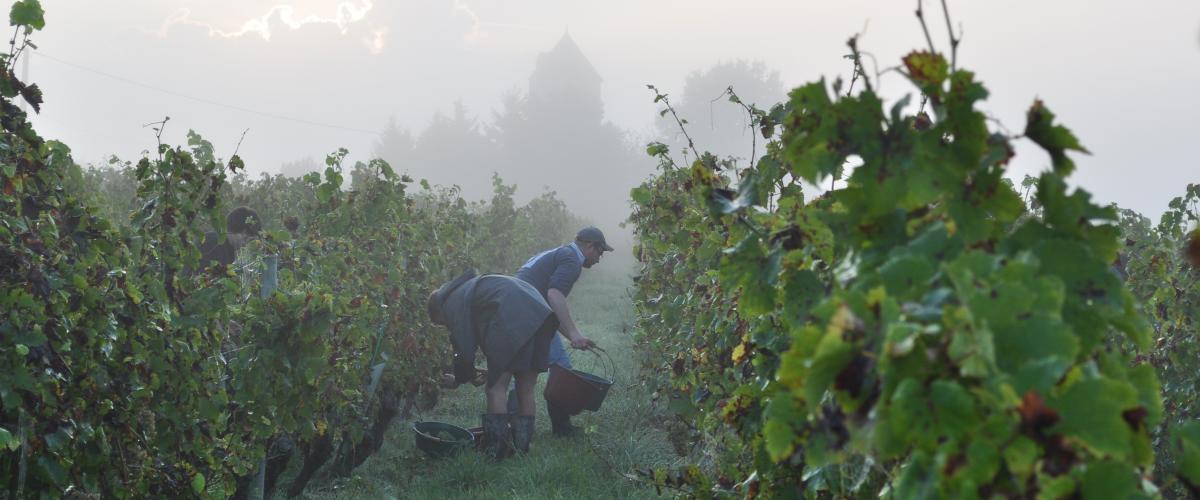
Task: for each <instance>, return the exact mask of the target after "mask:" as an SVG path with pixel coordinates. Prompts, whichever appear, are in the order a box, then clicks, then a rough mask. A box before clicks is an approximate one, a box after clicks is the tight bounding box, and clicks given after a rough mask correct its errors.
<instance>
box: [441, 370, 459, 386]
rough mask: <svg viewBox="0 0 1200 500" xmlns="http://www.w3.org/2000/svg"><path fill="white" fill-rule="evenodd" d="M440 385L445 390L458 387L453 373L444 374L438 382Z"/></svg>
mask: <svg viewBox="0 0 1200 500" xmlns="http://www.w3.org/2000/svg"><path fill="white" fill-rule="evenodd" d="M438 384H439V385H441V386H442V388H443V389H453V388H455V387H458V384H457V383H456V381H455V379H454V374H453V373H443V374H442V377H441V379H440V380H438Z"/></svg>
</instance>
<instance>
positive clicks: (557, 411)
mask: <svg viewBox="0 0 1200 500" xmlns="http://www.w3.org/2000/svg"><path fill="white" fill-rule="evenodd" d="M546 413H548V414H549V415H550V429H551V430H552V431H554V435H555V436H558V437H567V436H573V435H575V434H576V433H578V432H579V428H578V427H575V426H574V425H571V415H570V414H569V413H567V411H566V410H564V409H562V408H561V407H560V406H559V405H557V404H555V403H553V402H551V401H548V400H547V401H546Z"/></svg>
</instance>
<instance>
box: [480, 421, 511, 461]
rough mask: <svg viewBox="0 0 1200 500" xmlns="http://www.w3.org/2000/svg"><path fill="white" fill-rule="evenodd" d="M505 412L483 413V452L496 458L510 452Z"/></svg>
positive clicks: (505, 456) (505, 455) (503, 456)
mask: <svg viewBox="0 0 1200 500" xmlns="http://www.w3.org/2000/svg"><path fill="white" fill-rule="evenodd" d="M508 421H509V416H508V414H507V413H484V414H483V453H484V454H485V455H487V456H490V457H492V458H495V459H497V460H499V459H502V458H507V457H508V456H509V455H511V454H512V447H511V446H510V444H511V441H510V440H509V435H508V434H509V433H508Z"/></svg>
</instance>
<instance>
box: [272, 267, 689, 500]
mask: <svg viewBox="0 0 1200 500" xmlns="http://www.w3.org/2000/svg"><path fill="white" fill-rule="evenodd" d="M605 264H609V265H613V264H616V263H615V262H605V263H603V264H600V265H599V266H597V269H593V270H587V271H585V272H584V274H583V277H581V278H580V280H579V282H578V284H577V285H576V287H575V289H574V290H573V291H572V293H571V297H570V299H571V311H572V314H573V315H574V316H575V319H576V322H577V323H578V324H579V326H580V329H581V330H582V331H583V333H584V335H587V336H588V337H590V338H592V339H593V340H595V341H596V342H597V343H598V344H599V345H600V346H602V347H603V348H604V349H605V350H606V351H607V352H608V354H609V355H610V356H611V358H612V361H613V363H614V364H615V365H616V373H615V377H614V379H615V384H614V385H613V388H612V389H611V390H610V392H609V395H608V398H607V399H605V401H604V405H603V407H602V408H601V409H600V411H598V412H594V413H593V412H588V411H585V412H584V413H583V414H581V415H578V416H576V417H574V419H573V421H574V423H575V424H576V425H579V426H582V427H584V428H585V433H584V435H582V436H575V437H570V438H557V437H554V436H553V435H551V433H550V423H549V419H548V417H547V416H546V409H545V403H544V401H542V399H541V396H540V395H541V389H542V387H543V386H544V385H545V380H546V377H545V376H542V377H539V381H538V382H539V384H538V385H539V387H538V389H537V394H538V400H537V401H538V413H537V423H536V425H537V431H536V433H535V435H534V440H533V444H532V448H531V450H530V452H529V454H528V455H525V456H519V457H514V458H510V459H507V460H503V461H499V462H497V461H494V460H490V459H487V458H484V457H483V456H482V455H480V454H477V453H474V452H468V453H462V454H460V455H458V456H455V457H450V458H444V459H433V458H428V457H426V456H425V455H424V454H423V453H422V452H421V451H420V450H418V449H417V448H416V446H415V444H414V441H413V434H412V430H411V426H412V422H414V421H418V420H436V421H441V422H448V423H452V424H455V425H460V426H463V427H468V428H469V427H477V426H479V425H480V423H479V419H480V417H479V415H480V413H482V410H483V405H484V402H483V401H484V398H483V390H482V388H477V387H473V386H470V385H464V386H462V387H460V388H458V389H455V390H451V391H446V392H445V393H443V395H442V399H441V401H440V402H439V403H438V406H437V407H436V408H434V409H433V410H432V411H430V412H426V413H423V414H414V415H413V416H412V418H411V419H410V420H400V419H397V420H396V422H394V423H393V425H392V428H391V429H390V430H389V432H388V435H387V441H386V443H385V444H384V445H383V447H382V449H380V451H379V452H378V453H376V454H375V455H374V456H372V457H371V458H369V459H368V460H367V461H366V462H365V463H364V464H363V465H362V466H361V467H359V468H358V469H356V470H355V471H354V473H353V475H352V476H351V477H348V478H342V479H336V480H324V481H322V480H320V479H317V480H314V481H313V483H311V484H310V485H309V487H308V490H307V491H306V492H305V497H306V498H317V499H343V498H345V499H350V498H353V499H359V498H430V499H435V498H436V499H442V498H539V499H540V498H545V499H555V498H571V499H582V498H647V497H651V498H652V497H655V496H656V492H655V489H654V487H653V486H648V485H646V484H643V483H639V482H635V481H631V480H629V479H628V478H626V477H625V476H624V475H625V474H627V473H632V472H633V471H634V470H635V469H645V468H647V467H656V466H671V465H676V464H677V461H678V460H679V459H678V458H677V457H676V455H675V453H674V451H672V447H671V444H670V443H669V442H668V441H667V436H666V432H665V431H664V430H662V429H661V428H659V427H657V426H655V425H654V424H653V422H661V421H663V410H661V409H656V408H653V407H652V406H651V405H650V395H649V394H648V393H647V390H646V389H644V388H643V387H642V386H640V385H639V384H638V360H637V358H636V356H635V353H634V351H633V347H632V338H631V336H630V333H631V332H632V328H633V311H632V306H631V303H630V299H629V296H628V294H627V292H626V290H627V289H628V287H629V285H630V280H629V273H627V272H624V271H625V269H628V268H625V267H624V266H622V267H621V269H616V267H617V266H615V265H614V266H612V268H610V269H603V268H605V267H607V266H605ZM573 359H574V363H575V365H576V366H575V367H576V368H577V369H581V370H584V371H587V372H590V373H595V374H598V375H602V376H603V375H606V374H607V372H606V370H607V371H611V369H607V368H604V367H602V365H600V364H597V363H596V359H595V357H594V356H593V355H591V354H589V353H583V352H575V353H574V354H573ZM293 468H295V465H293ZM290 475H291V474H286V475H285V477H284V478H282V479H284V480H285V481H286V480H288V479H289V476H290ZM318 477H319V476H318ZM282 484H284V485H286V482H282ZM277 494H278V493H277Z"/></svg>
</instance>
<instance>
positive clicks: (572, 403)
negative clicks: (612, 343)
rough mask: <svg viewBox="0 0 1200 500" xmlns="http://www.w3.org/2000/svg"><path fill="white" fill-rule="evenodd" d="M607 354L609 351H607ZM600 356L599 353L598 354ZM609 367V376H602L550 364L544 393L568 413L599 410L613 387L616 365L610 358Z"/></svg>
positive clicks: (547, 398)
mask: <svg viewBox="0 0 1200 500" xmlns="http://www.w3.org/2000/svg"><path fill="white" fill-rule="evenodd" d="M606 355H607V353H606ZM596 356H597V357H598V358H599V356H600V355H599V354H597V355H596ZM608 361H609V363H608V365H607V367H611V370H609V373H607V375H609V378H605V377H600V376H597V375H593V374H591V373H587V372H585V371H582V370H575V369H570V368H564V367H562V366H559V365H556V364H552V365H550V378H549V379H548V380H547V381H546V390H545V391H544V392H543V393H542V394H543V396H545V398H546V400H547V401H550V402H553V403H556V404H557V405H558V406H559V407H560V408H562V409H563V410H564V411H566V412H567V413H568V414H571V415H576V414H578V413H579V412H581V411H583V410H591V411H598V410H599V409H600V404H601V403H603V402H604V398H605V397H607V396H608V390H609V389H610V388H612V385H613V382H612V378H611V377H613V375H614V374H615V372H616V365H615V364H614V363H613V362H612V358H611V357H610V358H608Z"/></svg>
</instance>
